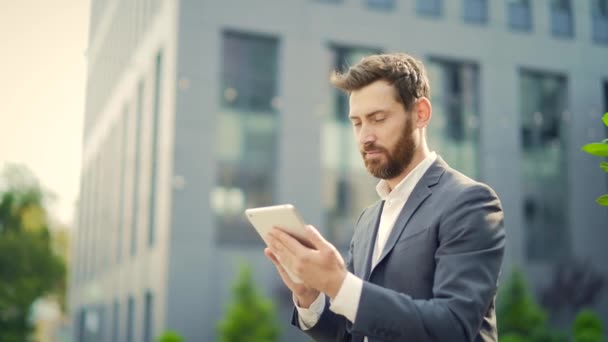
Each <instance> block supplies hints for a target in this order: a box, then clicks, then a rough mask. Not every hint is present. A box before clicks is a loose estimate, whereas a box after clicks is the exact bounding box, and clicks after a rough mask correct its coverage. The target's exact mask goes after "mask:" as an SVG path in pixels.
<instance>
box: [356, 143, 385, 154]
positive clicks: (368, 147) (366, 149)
mask: <svg viewBox="0 0 608 342" xmlns="http://www.w3.org/2000/svg"><path fill="white" fill-rule="evenodd" d="M376 151H379V152H387V150H386V149H385V148H384V147H382V146H378V145H376V144H374V143H367V144H365V145H363V148H362V149H361V152H365V153H366V152H376Z"/></svg>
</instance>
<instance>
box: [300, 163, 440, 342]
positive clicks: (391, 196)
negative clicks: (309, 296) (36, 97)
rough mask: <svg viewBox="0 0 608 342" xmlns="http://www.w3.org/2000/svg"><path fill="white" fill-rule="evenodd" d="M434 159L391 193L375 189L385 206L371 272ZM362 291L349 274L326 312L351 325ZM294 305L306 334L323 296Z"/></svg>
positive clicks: (381, 184) (320, 310)
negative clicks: (302, 304)
mask: <svg viewBox="0 0 608 342" xmlns="http://www.w3.org/2000/svg"><path fill="white" fill-rule="evenodd" d="M436 159H437V154H436V153H435V152H431V153H430V154H429V155H428V156H427V157H426V158H425V159H424V160H423V161H421V162H420V163H419V164H418V165H417V166H416V167H415V168H414V169H413V170H412V171H411V172H410V173H409V174H408V175H407V176H405V178H403V180H401V182H399V184H398V185H397V186H396V187H395V189H393V190H392V191H391V189H390V187H389V185H388V183H387V182H386V181H385V180H381V181H380V182H379V183H378V185H376V192H377V193H378V196H380V198H381V199H382V200H383V201H384V206H383V208H382V214H381V215H380V224H379V227H378V233H377V235H376V243H375V245H374V253H373V256H372V269H373V267H375V266H376V263H377V262H378V259H379V258H380V255H381V254H382V250H383V249H384V245H385V244H386V240H387V239H388V237H389V235H390V233H391V231H392V230H393V226H394V225H395V221H397V218H398V217H399V214H400V213H401V210H402V209H403V206H404V205H405V202H407V200H408V198H409V197H410V195H411V194H412V191H413V190H414V187H415V186H416V184H418V182H419V181H420V179H421V178H422V176H423V175H424V173H425V172H426V171H427V170H428V169H429V167H430V166H431V164H433V162H435V160H436ZM362 290H363V280H362V279H361V278H358V277H357V276H355V275H354V274H352V273H350V272H349V273H347V275H346V278H344V281H343V282H342V285H341V286H340V290H338V294H337V295H336V298H334V299H333V300H332V301H331V305H330V306H329V309H330V310H331V311H333V312H335V313H336V314H338V315H342V316H344V317H346V318H347V319H348V320H349V321H351V322H353V323H354V322H355V317H357V310H358V308H359V301H360V299H361V291H362ZM294 303H295V304H296V309H297V310H298V318H299V323H300V327H301V328H302V329H304V330H307V329H310V328H311V327H313V326H314V325H315V324H317V321H318V320H319V318H320V317H321V314H322V313H323V309H324V308H325V295H324V294H320V295H319V297H317V299H316V300H315V301H314V302H313V303H312V304H311V305H310V307H309V308H308V309H304V308H300V307H298V305H297V302H296V300H295V297H294ZM366 340H367V338H366Z"/></svg>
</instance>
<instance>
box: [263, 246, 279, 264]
mask: <svg viewBox="0 0 608 342" xmlns="http://www.w3.org/2000/svg"><path fill="white" fill-rule="evenodd" d="M264 255H266V257H267V258H268V259H270V261H272V262H273V263H275V264H277V263H279V260H278V259H277V256H276V255H274V253H273V252H272V250H271V249H270V248H265V249H264Z"/></svg>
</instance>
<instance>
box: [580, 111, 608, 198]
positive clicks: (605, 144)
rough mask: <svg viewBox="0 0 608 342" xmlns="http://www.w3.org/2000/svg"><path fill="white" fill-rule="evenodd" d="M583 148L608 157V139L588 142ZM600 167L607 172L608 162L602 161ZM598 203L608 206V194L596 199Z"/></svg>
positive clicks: (606, 116)
mask: <svg viewBox="0 0 608 342" xmlns="http://www.w3.org/2000/svg"><path fill="white" fill-rule="evenodd" d="M602 121H603V122H604V125H606V127H608V113H605V114H604V116H603V117H602ZM582 150H583V151H585V152H587V153H589V154H592V155H594V156H598V157H608V139H604V140H602V141H600V142H595V143H591V144H587V145H585V146H583V147H582ZM600 168H601V169H602V170H604V171H605V172H608V162H601V163H600ZM596 201H597V203H599V204H600V205H603V206H608V194H605V195H602V196H600V197H598V198H597V199H596Z"/></svg>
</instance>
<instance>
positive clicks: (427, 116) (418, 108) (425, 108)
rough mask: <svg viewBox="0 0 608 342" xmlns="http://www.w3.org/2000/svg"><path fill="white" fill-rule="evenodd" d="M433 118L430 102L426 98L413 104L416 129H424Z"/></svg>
mask: <svg viewBox="0 0 608 342" xmlns="http://www.w3.org/2000/svg"><path fill="white" fill-rule="evenodd" d="M432 116H433V107H432V106H431V101H429V99H427V98H426V97H421V98H419V99H418V100H416V103H415V104H414V119H415V126H416V128H425V127H426V126H427V125H428V124H429V122H430V121H431V117H432Z"/></svg>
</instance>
